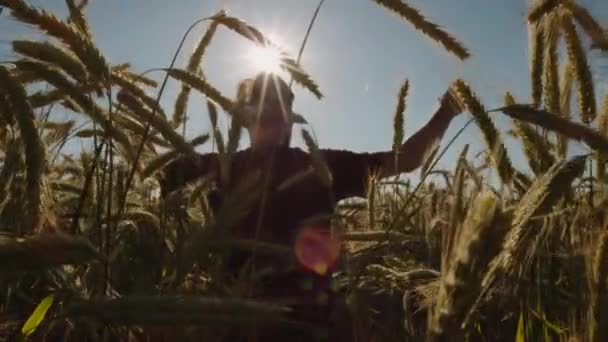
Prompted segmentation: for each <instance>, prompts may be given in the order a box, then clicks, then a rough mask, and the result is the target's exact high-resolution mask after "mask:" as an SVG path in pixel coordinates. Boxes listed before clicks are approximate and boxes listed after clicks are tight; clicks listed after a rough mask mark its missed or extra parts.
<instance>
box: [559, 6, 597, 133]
mask: <svg viewBox="0 0 608 342" xmlns="http://www.w3.org/2000/svg"><path fill="white" fill-rule="evenodd" d="M560 22H561V27H562V30H563V32H564V39H565V40H566V50H567V54H568V60H569V63H570V64H571V65H572V66H573V67H574V78H575V79H576V85H577V88H576V89H577V99H578V104H579V110H580V113H581V119H582V121H583V122H584V123H586V124H589V123H591V122H592V121H593V120H594V119H595V115H596V102H595V101H596V100H595V88H594V85H593V77H592V76H591V69H590V68H589V64H588V63H587V56H586V55H585V51H584V50H583V46H582V43H581V41H580V39H579V37H578V34H577V32H576V27H575V26H574V23H573V22H572V18H571V17H570V16H568V15H564V16H562V18H561V20H560Z"/></svg>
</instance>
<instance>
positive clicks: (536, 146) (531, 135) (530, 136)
mask: <svg viewBox="0 0 608 342" xmlns="http://www.w3.org/2000/svg"><path fill="white" fill-rule="evenodd" d="M515 103H516V102H515V99H514V98H513V96H512V95H511V94H510V93H509V92H507V93H506V94H505V105H507V106H510V105H514V104H515ZM512 122H513V125H514V126H515V134H516V135H517V136H518V137H519V138H520V139H521V142H522V145H523V149H524V153H525V155H526V158H527V159H528V163H529V165H530V168H531V169H532V171H533V172H534V173H535V174H536V175H540V174H543V173H544V172H545V171H546V170H547V169H548V168H549V167H550V166H551V165H553V163H554V162H555V158H554V157H553V155H552V154H551V146H550V145H549V142H548V141H547V140H546V139H544V138H543V137H542V136H541V135H540V134H539V133H538V132H537V131H536V130H535V129H534V128H532V127H531V126H530V125H529V124H528V123H526V122H524V121H521V120H517V119H513V120H512Z"/></svg>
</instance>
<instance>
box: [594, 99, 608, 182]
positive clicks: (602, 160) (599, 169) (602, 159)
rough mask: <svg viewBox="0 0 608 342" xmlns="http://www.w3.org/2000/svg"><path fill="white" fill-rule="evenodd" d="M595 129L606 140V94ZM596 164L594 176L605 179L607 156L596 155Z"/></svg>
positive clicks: (607, 127)
mask: <svg viewBox="0 0 608 342" xmlns="http://www.w3.org/2000/svg"><path fill="white" fill-rule="evenodd" d="M597 129H598V131H599V133H600V134H602V135H603V136H604V137H606V138H608V93H607V94H606V95H605V96H604V101H603V105H602V113H601V114H600V116H599V118H598V123H597ZM596 158H597V164H596V176H597V177H598V179H600V180H605V179H606V161H608V154H606V153H596Z"/></svg>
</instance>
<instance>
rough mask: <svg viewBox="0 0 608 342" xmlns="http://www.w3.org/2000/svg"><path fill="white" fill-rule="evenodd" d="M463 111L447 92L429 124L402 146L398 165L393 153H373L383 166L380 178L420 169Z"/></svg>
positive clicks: (455, 98)
mask: <svg viewBox="0 0 608 342" xmlns="http://www.w3.org/2000/svg"><path fill="white" fill-rule="evenodd" d="M463 111H464V108H463V106H462V104H461V103H460V102H459V101H458V98H457V97H456V95H455V94H453V93H452V92H451V91H447V92H446V93H445V94H444V95H443V97H442V98H441V102H440V106H439V108H438V109H437V111H436V112H435V114H433V117H431V119H430V120H429V122H427V123H426V125H424V126H423V127H422V128H421V129H420V130H419V131H418V132H416V133H415V134H414V135H412V136H411V137H410V138H409V139H408V140H407V141H406V142H405V143H403V145H401V148H400V150H399V157H398V158H397V163H398V164H397V165H395V154H394V153H393V151H386V152H376V153H373V154H374V155H375V157H376V158H375V159H377V160H379V161H380V164H381V167H380V170H379V171H380V177H390V176H394V175H396V174H400V173H404V172H411V171H414V170H416V169H417V168H419V167H420V166H421V165H422V163H423V162H424V156H425V154H426V153H427V152H430V149H431V148H432V147H433V146H434V144H435V143H439V141H440V140H441V139H442V138H443V135H444V134H445V131H446V130H447V128H448V126H449V125H450V122H451V121H452V119H453V118H454V117H455V116H457V115H458V114H460V113H462V112H463Z"/></svg>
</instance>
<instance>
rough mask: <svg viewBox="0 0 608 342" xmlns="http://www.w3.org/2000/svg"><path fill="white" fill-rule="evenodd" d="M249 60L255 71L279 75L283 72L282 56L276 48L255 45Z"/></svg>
mask: <svg viewBox="0 0 608 342" xmlns="http://www.w3.org/2000/svg"><path fill="white" fill-rule="evenodd" d="M247 60H248V63H249V64H250V65H251V67H252V68H253V69H254V70H255V71H263V72H271V73H278V72H279V71H280V70H281V54H280V52H279V51H278V50H277V49H274V48H269V47H260V46H257V45H253V46H252V47H251V49H250V50H249V51H248V53H247Z"/></svg>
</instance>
